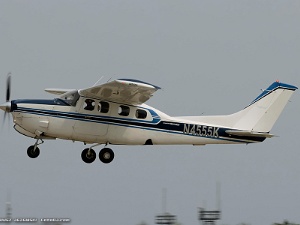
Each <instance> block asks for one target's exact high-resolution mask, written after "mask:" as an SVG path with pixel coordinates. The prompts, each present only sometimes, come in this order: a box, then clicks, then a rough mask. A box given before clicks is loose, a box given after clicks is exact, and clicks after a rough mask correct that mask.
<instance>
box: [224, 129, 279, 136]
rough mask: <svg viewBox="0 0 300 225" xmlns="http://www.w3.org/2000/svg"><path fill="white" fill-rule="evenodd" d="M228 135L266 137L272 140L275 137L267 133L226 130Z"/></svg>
mask: <svg viewBox="0 0 300 225" xmlns="http://www.w3.org/2000/svg"><path fill="white" fill-rule="evenodd" d="M225 132H226V133H227V134H231V135H236V136H246V137H264V138H271V137H274V136H275V135H274V134H269V133H265V132H254V131H247V130H226V131H225Z"/></svg>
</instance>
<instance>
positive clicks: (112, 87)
mask: <svg viewBox="0 0 300 225" xmlns="http://www.w3.org/2000/svg"><path fill="white" fill-rule="evenodd" d="M159 89H161V88H160V87H158V86H155V85H152V84H149V83H146V82H143V81H139V80H132V79H118V80H114V81H111V82H108V83H105V84H101V85H97V86H93V87H91V88H87V89H81V90H79V94H80V95H81V96H84V97H86V98H99V99H103V100H107V101H113V102H118V103H125V104H142V103H144V102H146V101H147V100H148V99H149V98H150V97H152V94H153V93H154V92H155V91H157V90H159Z"/></svg>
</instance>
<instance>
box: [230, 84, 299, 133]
mask: <svg viewBox="0 0 300 225" xmlns="http://www.w3.org/2000/svg"><path fill="white" fill-rule="evenodd" d="M296 89H297V87H295V86H292V85H289V84H284V83H279V82H274V83H273V84H271V85H270V86H269V87H268V88H267V89H266V90H264V91H263V92H262V93H261V94H260V95H259V96H258V97H257V98H256V99H254V100H253V101H252V102H251V103H250V104H249V105H248V106H247V107H246V108H245V109H243V110H241V111H239V112H237V113H235V114H232V115H231V116H233V118H234V119H235V120H236V123H235V124H234V128H236V129H239V130H248V131H254V132H270V130H271V129H272V127H273V125H274V124H275V122H276V121H277V119H278V117H279V115H280V114H281V112H282V110H283V109H284V107H285V106H286V104H287V102H288V100H289V99H290V97H291V96H292V94H293V93H294V91H295V90H296Z"/></svg>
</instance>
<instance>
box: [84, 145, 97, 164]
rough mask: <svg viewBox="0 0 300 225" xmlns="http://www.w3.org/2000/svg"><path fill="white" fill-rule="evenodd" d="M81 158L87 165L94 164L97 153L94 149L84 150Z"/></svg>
mask: <svg viewBox="0 0 300 225" xmlns="http://www.w3.org/2000/svg"><path fill="white" fill-rule="evenodd" d="M81 158H82V160H83V161H84V162H85V163H92V162H94V161H95V159H96V152H95V151H94V150H93V149H88V148H86V149H84V150H83V151H82V153H81Z"/></svg>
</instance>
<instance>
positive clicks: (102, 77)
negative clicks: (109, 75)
mask: <svg viewBox="0 0 300 225" xmlns="http://www.w3.org/2000/svg"><path fill="white" fill-rule="evenodd" d="M103 77H104V76H102V77H100V79H99V80H97V82H96V83H95V84H94V85H93V87H94V86H96V85H97V84H98V83H99V82H100V80H102V78H103Z"/></svg>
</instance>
